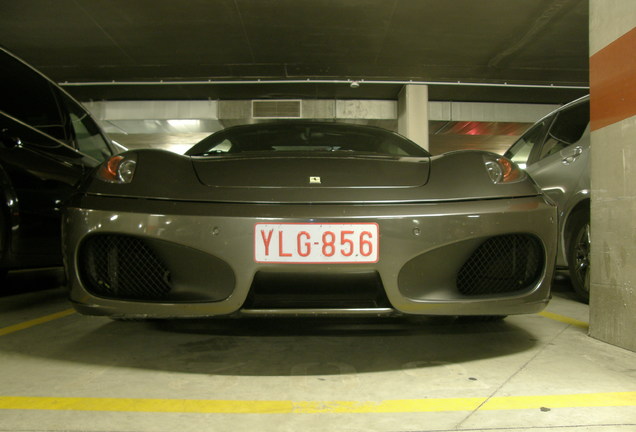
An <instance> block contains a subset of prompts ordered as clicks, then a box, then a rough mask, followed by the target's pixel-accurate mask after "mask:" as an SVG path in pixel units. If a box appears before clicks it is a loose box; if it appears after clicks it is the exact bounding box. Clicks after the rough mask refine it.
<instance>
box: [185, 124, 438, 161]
mask: <svg viewBox="0 0 636 432" xmlns="http://www.w3.org/2000/svg"><path fill="white" fill-rule="evenodd" d="M254 152H259V153H261V152H267V153H275V154H278V155H280V154H283V153H285V152H296V153H297V152H302V153H308V152H311V153H321V152H322V153H330V154H345V155H351V154H365V155H379V156H393V157H396V156H397V157H401V156H416V157H426V156H429V154H428V152H427V151H426V150H424V149H423V148H422V147H420V146H418V145H417V144H415V143H414V142H412V141H409V140H407V139H406V138H404V137H401V136H400V135H397V134H394V133H392V132H389V131H386V130H383V129H380V128H373V127H366V126H355V125H344V124H336V123H326V124H324V123H315V124H307V123H303V124H293V123H291V124H290V123H279V124H257V125H249V126H238V127H235V128H229V129H226V130H223V131H221V132H217V133H215V134H213V135H210V136H209V137H207V138H206V139H204V140H203V141H201V142H199V143H198V144H196V145H195V146H194V147H192V148H191V149H190V150H188V152H186V154H187V155H189V156H213V155H223V154H237V153H254Z"/></svg>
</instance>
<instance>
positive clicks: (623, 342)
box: [590, 0, 636, 351]
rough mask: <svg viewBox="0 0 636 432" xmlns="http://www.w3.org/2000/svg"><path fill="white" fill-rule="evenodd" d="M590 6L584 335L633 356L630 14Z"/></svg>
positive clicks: (627, 6)
mask: <svg viewBox="0 0 636 432" xmlns="http://www.w3.org/2000/svg"><path fill="white" fill-rule="evenodd" d="M634 6H635V5H634V0H591V1H590V98H591V129H592V141H591V156H592V162H591V165H592V204H591V212H592V213H591V235H592V237H591V244H592V253H591V288H590V335H591V336H592V337H595V338H597V339H600V340H603V341H605V342H608V343H611V344H614V345H618V346H620V347H623V348H627V349H630V350H632V351H636V292H635V291H636V57H635V55H634V53H636V7H634Z"/></svg>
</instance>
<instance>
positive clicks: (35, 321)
mask: <svg viewBox="0 0 636 432" xmlns="http://www.w3.org/2000/svg"><path fill="white" fill-rule="evenodd" d="M74 313H75V310H74V309H66V310H63V311H61V312H57V313H54V314H51V315H46V316H43V317H40V318H36V319H33V320H30V321H25V322H23V323H20V324H15V325H12V326H9V327H4V328H0V336H5V335H8V334H10V333H15V332H17V331H20V330H24V329H28V328H30V327H33V326H36V325H39V324H44V323H46V322H49V321H53V320H56V319H58V318H63V317H65V316H69V315H71V314H74Z"/></svg>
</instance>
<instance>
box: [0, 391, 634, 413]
mask: <svg viewBox="0 0 636 432" xmlns="http://www.w3.org/2000/svg"><path fill="white" fill-rule="evenodd" d="M544 407H545V408H590V407H636V392H621V393H589V394H571V395H567V394H566V395H541V396H500V397H493V398H485V397H476V398H445V399H405V400H387V401H381V402H370V401H367V402H355V401H304V402H294V401H284V400H280V401H276V400H274V401H266V400H195V399H128V398H124V399H118V398H73V397H23V396H0V409H5V410H55V411H103V412H149V413H198V414H355V413H358V414H359V413H422V412H442V411H473V410H475V409H480V410H520V409H539V408H544Z"/></svg>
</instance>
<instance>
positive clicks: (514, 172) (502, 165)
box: [485, 156, 526, 183]
mask: <svg viewBox="0 0 636 432" xmlns="http://www.w3.org/2000/svg"><path fill="white" fill-rule="evenodd" d="M485 166H486V171H487V172H488V175H489V176H490V180H492V182H493V183H514V182H518V181H521V180H524V179H525V178H526V173H525V171H522V170H521V169H520V168H519V167H518V166H517V164H515V163H514V162H512V161H511V160H510V159H508V158H506V157H503V156H502V157H500V158H497V159H495V160H486V161H485Z"/></svg>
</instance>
